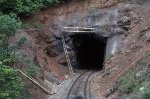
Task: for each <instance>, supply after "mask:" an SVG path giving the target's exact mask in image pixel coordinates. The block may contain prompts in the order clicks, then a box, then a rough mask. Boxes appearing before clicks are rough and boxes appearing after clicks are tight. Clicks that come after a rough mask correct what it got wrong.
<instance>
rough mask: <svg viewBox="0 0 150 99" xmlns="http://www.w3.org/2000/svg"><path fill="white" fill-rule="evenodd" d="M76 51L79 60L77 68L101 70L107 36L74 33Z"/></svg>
mask: <svg viewBox="0 0 150 99" xmlns="http://www.w3.org/2000/svg"><path fill="white" fill-rule="evenodd" d="M71 37H72V39H73V45H74V52H75V56H76V61H77V67H75V68H77V69H86V70H101V69H103V62H104V59H105V50H106V45H107V38H105V37H100V36H97V35H96V34H93V33H86V34H74V35H72V36H71Z"/></svg>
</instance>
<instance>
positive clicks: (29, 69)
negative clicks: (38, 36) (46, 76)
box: [25, 59, 38, 76]
mask: <svg viewBox="0 0 150 99" xmlns="http://www.w3.org/2000/svg"><path fill="white" fill-rule="evenodd" d="M25 72H26V73H27V75H29V76H35V75H36V74H37V72H38V67H37V66H36V65H35V64H34V62H33V60H31V59H27V60H26V63H25Z"/></svg>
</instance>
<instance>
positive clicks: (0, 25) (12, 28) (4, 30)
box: [0, 14, 21, 38]
mask: <svg viewBox="0 0 150 99" xmlns="http://www.w3.org/2000/svg"><path fill="white" fill-rule="evenodd" d="M11 15H12V14H11ZM14 17H15V16H14V15H12V17H11V16H9V15H2V16H0V33H1V34H0V35H1V36H6V37H8V38H9V37H10V36H12V35H14V34H15V32H16V29H18V28H20V25H21V22H18V21H17V20H16V19H15V18H14Z"/></svg>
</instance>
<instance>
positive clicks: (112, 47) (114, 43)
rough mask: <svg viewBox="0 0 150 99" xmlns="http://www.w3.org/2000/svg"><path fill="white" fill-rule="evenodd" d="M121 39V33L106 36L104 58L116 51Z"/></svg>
mask: <svg viewBox="0 0 150 99" xmlns="http://www.w3.org/2000/svg"><path fill="white" fill-rule="evenodd" d="M121 41H122V35H121V34H118V35H113V36H111V37H110V38H108V41H107V47H106V56H105V60H107V59H109V58H110V57H111V56H112V55H113V54H115V52H117V51H118V49H119V47H120V45H121Z"/></svg>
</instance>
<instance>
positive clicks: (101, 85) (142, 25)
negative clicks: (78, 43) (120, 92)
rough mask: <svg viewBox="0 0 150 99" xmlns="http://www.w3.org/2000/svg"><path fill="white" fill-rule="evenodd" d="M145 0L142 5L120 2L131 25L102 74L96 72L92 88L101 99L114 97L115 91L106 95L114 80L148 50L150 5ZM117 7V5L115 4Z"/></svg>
mask: <svg viewBox="0 0 150 99" xmlns="http://www.w3.org/2000/svg"><path fill="white" fill-rule="evenodd" d="M147 3H150V2H145V3H144V4H142V5H138V4H130V3H126V4H125V3H122V4H121V8H123V9H126V10H127V11H128V14H130V17H131V19H130V20H131V25H130V29H129V31H128V32H126V33H125V34H124V38H123V41H122V45H121V48H120V50H119V51H118V52H117V53H116V54H115V55H114V56H113V57H112V58H111V59H110V60H109V61H107V62H106V63H105V64H104V65H105V67H106V70H105V73H104V74H103V75H99V74H96V75H95V80H94V81H93V84H92V89H93V91H95V93H96V94H97V95H99V96H101V97H102V98H103V99H105V98H106V99H113V98H116V96H117V93H115V92H114V93H113V94H110V95H108V94H109V93H110V92H111V90H112V89H113V87H114V85H115V82H116V81H117V79H118V78H119V77H121V76H122V74H124V73H125V72H126V71H127V70H129V69H130V68H131V67H132V66H134V65H135V64H136V62H137V61H139V60H140V59H142V58H143V57H144V56H145V53H146V52H147V51H148V50H150V43H149V39H150V38H149V35H150V34H149V32H150V27H149V25H150V21H149V20H150V19H149V17H150V14H149V12H150V7H149V6H147ZM116 7H117V6H116Z"/></svg>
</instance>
